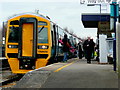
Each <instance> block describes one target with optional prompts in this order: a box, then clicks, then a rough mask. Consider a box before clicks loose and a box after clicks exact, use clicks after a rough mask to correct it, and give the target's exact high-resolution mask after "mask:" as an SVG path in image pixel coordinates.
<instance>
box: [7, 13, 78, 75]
mask: <svg viewBox="0 0 120 90" xmlns="http://www.w3.org/2000/svg"><path fill="white" fill-rule="evenodd" d="M6 25H7V30H6V34H5V56H6V58H7V59H8V62H9V65H10V68H11V71H12V72H13V73H17V74H24V73H27V72H28V71H31V70H34V69H38V68H40V67H44V66H46V65H48V64H50V63H54V62H57V61H60V60H62V57H63V51H62V45H61V43H59V39H60V38H61V39H62V38H63V36H64V34H67V35H68V37H69V40H70V42H71V45H72V46H73V47H74V45H75V43H76V42H77V41H78V38H76V37H75V36H74V35H72V34H70V33H69V32H68V31H66V30H64V29H63V28H61V27H60V26H59V25H57V24H55V23H54V22H52V21H51V19H50V18H49V17H48V16H44V15H41V14H38V13H21V14H17V15H14V16H12V17H10V18H9V19H8V20H7V24H6Z"/></svg>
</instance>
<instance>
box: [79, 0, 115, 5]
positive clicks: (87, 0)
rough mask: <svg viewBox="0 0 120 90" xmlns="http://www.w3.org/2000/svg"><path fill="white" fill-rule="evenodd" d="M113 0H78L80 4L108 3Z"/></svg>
mask: <svg viewBox="0 0 120 90" xmlns="http://www.w3.org/2000/svg"><path fill="white" fill-rule="evenodd" d="M112 1H113V0H80V4H102V3H108V4H110V3H111V2H112Z"/></svg>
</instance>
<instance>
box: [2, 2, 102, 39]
mask: <svg viewBox="0 0 120 90" xmlns="http://www.w3.org/2000/svg"><path fill="white" fill-rule="evenodd" d="M15 1H17V0H9V1H8V0H3V1H2V0H1V1H0V12H2V13H0V23H2V22H3V21H5V20H7V18H8V17H9V16H12V15H14V14H19V13H24V12H35V10H36V9H38V10H39V13H40V14H43V15H45V16H49V17H50V18H51V20H52V21H53V22H55V23H57V24H58V25H59V26H61V27H62V28H65V27H68V29H69V30H73V31H74V33H76V35H78V36H80V37H81V38H83V37H87V36H91V37H93V38H95V37H96V36H97V29H96V28H84V26H83V24H82V21H81V13H99V12H100V7H99V6H94V7H93V6H91V7H90V6H87V5H81V4H80V0H44V1H42V0H18V1H17V2H15ZM0 25H2V24H0Z"/></svg>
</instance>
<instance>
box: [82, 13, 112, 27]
mask: <svg viewBox="0 0 120 90" xmlns="http://www.w3.org/2000/svg"><path fill="white" fill-rule="evenodd" d="M81 19H82V23H83V25H84V27H85V28H98V26H99V22H110V14H108V13H101V14H100V13H82V18H81Z"/></svg>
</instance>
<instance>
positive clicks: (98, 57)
mask: <svg viewBox="0 0 120 90" xmlns="http://www.w3.org/2000/svg"><path fill="white" fill-rule="evenodd" d="M97 5H98V6H100V21H101V4H87V6H97ZM97 39H98V42H97V43H98V45H97V48H99V32H97ZM97 54H98V56H97V59H98V61H99V49H98V53H97Z"/></svg>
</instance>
